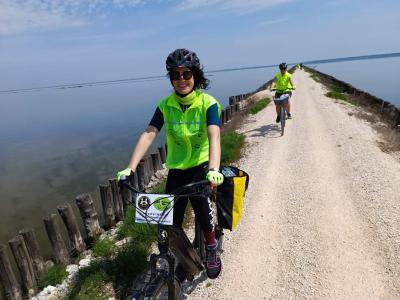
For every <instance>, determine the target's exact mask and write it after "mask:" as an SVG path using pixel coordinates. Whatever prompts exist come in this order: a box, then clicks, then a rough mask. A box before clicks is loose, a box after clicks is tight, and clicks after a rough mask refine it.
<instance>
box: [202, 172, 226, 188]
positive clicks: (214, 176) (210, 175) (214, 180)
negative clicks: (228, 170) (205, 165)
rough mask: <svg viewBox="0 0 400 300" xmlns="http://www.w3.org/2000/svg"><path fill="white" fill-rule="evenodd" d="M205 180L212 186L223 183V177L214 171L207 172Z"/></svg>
mask: <svg viewBox="0 0 400 300" xmlns="http://www.w3.org/2000/svg"><path fill="white" fill-rule="evenodd" d="M206 178H207V180H208V181H209V182H211V184H212V185H215V186H218V185H221V184H222V183H223V182H224V175H222V173H220V172H219V171H216V170H209V171H208V172H207V177H206Z"/></svg>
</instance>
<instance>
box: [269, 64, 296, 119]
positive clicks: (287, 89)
mask: <svg viewBox="0 0 400 300" xmlns="http://www.w3.org/2000/svg"><path fill="white" fill-rule="evenodd" d="M279 70H280V71H281V72H280V73H278V74H276V75H275V77H274V80H273V81H272V85H271V89H273V88H274V87H276V93H275V97H280V96H281V95H282V94H289V95H290V97H289V101H288V103H287V105H286V107H285V110H286V111H287V117H288V119H291V118H292V114H291V112H290V98H291V96H292V92H291V89H295V87H294V84H293V82H292V79H291V77H292V75H291V74H290V73H289V72H288V71H287V64H286V63H281V64H280V65H279ZM275 109H276V115H277V116H276V123H279V122H280V120H281V118H280V115H279V111H280V109H281V107H280V105H279V104H276V105H275Z"/></svg>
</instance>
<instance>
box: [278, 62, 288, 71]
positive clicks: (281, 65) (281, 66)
mask: <svg viewBox="0 0 400 300" xmlns="http://www.w3.org/2000/svg"><path fill="white" fill-rule="evenodd" d="M279 69H281V70H283V69H287V64H286V63H284V62H283V63H281V64H280V65H279Z"/></svg>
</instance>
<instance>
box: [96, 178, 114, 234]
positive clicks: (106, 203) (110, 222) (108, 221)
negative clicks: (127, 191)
mask: <svg viewBox="0 0 400 300" xmlns="http://www.w3.org/2000/svg"><path fill="white" fill-rule="evenodd" d="M99 188H100V198H101V203H102V204H103V212H104V221H105V228H106V229H110V228H112V227H114V226H115V214H114V205H113V201H112V196H111V187H110V186H109V185H105V184H100V186H99Z"/></svg>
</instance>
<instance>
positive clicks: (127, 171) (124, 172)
mask: <svg viewBox="0 0 400 300" xmlns="http://www.w3.org/2000/svg"><path fill="white" fill-rule="evenodd" d="M131 172H132V169H131V168H126V169H125V170H122V171H119V172H118V173H117V181H120V180H121V177H128V176H130V175H131Z"/></svg>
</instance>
